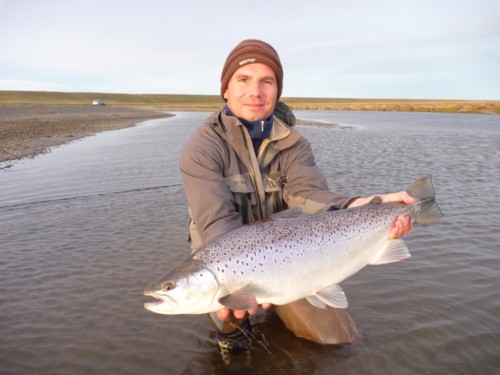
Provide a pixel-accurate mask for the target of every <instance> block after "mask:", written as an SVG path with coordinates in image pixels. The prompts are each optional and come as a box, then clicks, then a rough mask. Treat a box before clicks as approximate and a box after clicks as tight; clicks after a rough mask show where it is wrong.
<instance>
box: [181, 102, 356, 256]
mask: <svg viewBox="0 0 500 375" xmlns="http://www.w3.org/2000/svg"><path fill="white" fill-rule="evenodd" d="M180 171H181V175H182V178H183V182H184V189H185V193H186V197H187V200H188V203H189V211H190V217H191V224H190V228H189V232H190V238H191V242H192V243H191V247H192V248H193V249H196V248H198V247H200V246H201V245H202V244H204V243H205V242H207V241H209V240H211V239H213V238H215V237H217V236H219V235H221V234H223V233H225V232H227V231H230V230H232V229H234V228H237V227H239V226H241V225H243V224H246V223H249V222H252V221H256V220H259V219H263V218H266V217H269V216H270V215H271V214H273V213H275V212H279V211H281V210H284V209H286V208H291V207H297V208H300V209H301V210H302V211H303V212H305V213H316V212H320V211H325V210H327V209H342V208H346V207H347V206H348V205H349V204H350V203H351V201H352V200H353V199H354V198H350V197H344V196H340V195H338V194H335V193H333V192H330V191H328V186H327V183H326V179H325V177H324V176H323V174H322V173H321V171H320V169H319V168H318V167H317V166H316V164H315V162H314V155H313V152H312V149H311V146H310V144H309V142H308V141H307V140H306V139H305V138H304V137H303V136H302V135H301V134H300V133H299V132H297V131H296V130H295V129H293V128H290V127H289V126H288V125H286V124H285V123H284V122H282V121H281V120H279V119H278V118H277V117H276V116H275V118H274V120H273V128H272V131H271V134H270V136H269V137H268V138H267V139H264V140H263V142H262V144H261V146H260V149H259V154H258V155H255V152H254V150H253V147H252V141H251V139H250V136H249V134H248V131H247V130H246V128H245V126H244V125H243V124H242V123H241V122H240V121H239V120H238V119H237V118H236V117H233V116H227V115H226V114H225V113H224V111H223V110H221V111H218V112H215V113H213V114H212V115H211V116H210V117H209V118H208V119H207V120H206V122H205V123H204V124H203V125H202V126H200V127H199V128H198V129H197V130H196V131H195V133H194V134H193V135H192V136H191V138H190V139H189V140H188V142H187V143H186V145H185V146H184V149H183V151H182V154H181V158H180Z"/></svg>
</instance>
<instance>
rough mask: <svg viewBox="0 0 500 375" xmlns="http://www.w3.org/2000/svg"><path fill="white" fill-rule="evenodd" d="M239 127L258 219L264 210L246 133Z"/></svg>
mask: <svg viewBox="0 0 500 375" xmlns="http://www.w3.org/2000/svg"><path fill="white" fill-rule="evenodd" d="M240 129H241V132H242V135H243V139H244V140H245V149H246V151H247V156H248V159H249V160H250V164H251V165H252V166H251V169H250V171H249V172H250V179H251V180H252V185H253V188H254V189H255V193H256V195H257V204H258V207H259V212H260V219H264V217H265V216H264V212H263V211H262V203H261V201H260V192H259V186H258V184H257V176H256V175H255V170H254V166H253V164H254V163H253V162H252V155H251V153H250V148H249V145H248V139H247V135H246V134H245V130H244V129H243V127H240Z"/></svg>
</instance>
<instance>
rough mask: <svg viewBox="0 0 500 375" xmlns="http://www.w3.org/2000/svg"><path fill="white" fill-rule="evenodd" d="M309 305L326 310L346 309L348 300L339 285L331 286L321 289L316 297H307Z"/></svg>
mask: <svg viewBox="0 0 500 375" xmlns="http://www.w3.org/2000/svg"><path fill="white" fill-rule="evenodd" d="M307 300H308V301H309V303H310V304H311V305H313V306H316V307H319V308H322V309H324V308H325V307H326V306H325V305H328V306H331V307H336V308H338V309H345V308H346V307H347V298H346V296H345V293H344V291H343V290H342V288H341V287H340V286H339V285H331V286H328V287H326V288H323V289H321V290H320V291H319V292H317V293H316V294H315V295H312V296H309V297H307Z"/></svg>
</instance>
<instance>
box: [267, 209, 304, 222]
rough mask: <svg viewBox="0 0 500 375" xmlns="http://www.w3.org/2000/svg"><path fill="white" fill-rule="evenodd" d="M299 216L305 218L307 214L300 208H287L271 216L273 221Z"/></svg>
mask: <svg viewBox="0 0 500 375" xmlns="http://www.w3.org/2000/svg"><path fill="white" fill-rule="evenodd" d="M300 216H307V214H306V213H305V212H304V211H303V210H302V209H301V208H300V207H292V208H287V209H286V210H283V211H279V212H275V213H274V214H272V215H271V218H272V219H273V220H277V219H291V218H295V217H300Z"/></svg>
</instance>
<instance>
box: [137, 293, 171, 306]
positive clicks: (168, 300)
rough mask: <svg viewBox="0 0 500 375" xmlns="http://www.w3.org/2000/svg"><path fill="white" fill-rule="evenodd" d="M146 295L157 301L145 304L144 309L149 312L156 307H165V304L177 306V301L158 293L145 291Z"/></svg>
mask: <svg viewBox="0 0 500 375" xmlns="http://www.w3.org/2000/svg"><path fill="white" fill-rule="evenodd" d="M144 295H145V296H148V297H152V298H154V299H155V300H154V301H149V302H145V303H144V307H145V308H146V309H148V310H149V309H150V308H154V307H156V306H159V305H163V304H167V305H169V306H175V305H176V303H175V300H174V299H173V298H172V297H170V296H167V295H164V294H161V293H158V292H152V291H145V292H144Z"/></svg>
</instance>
